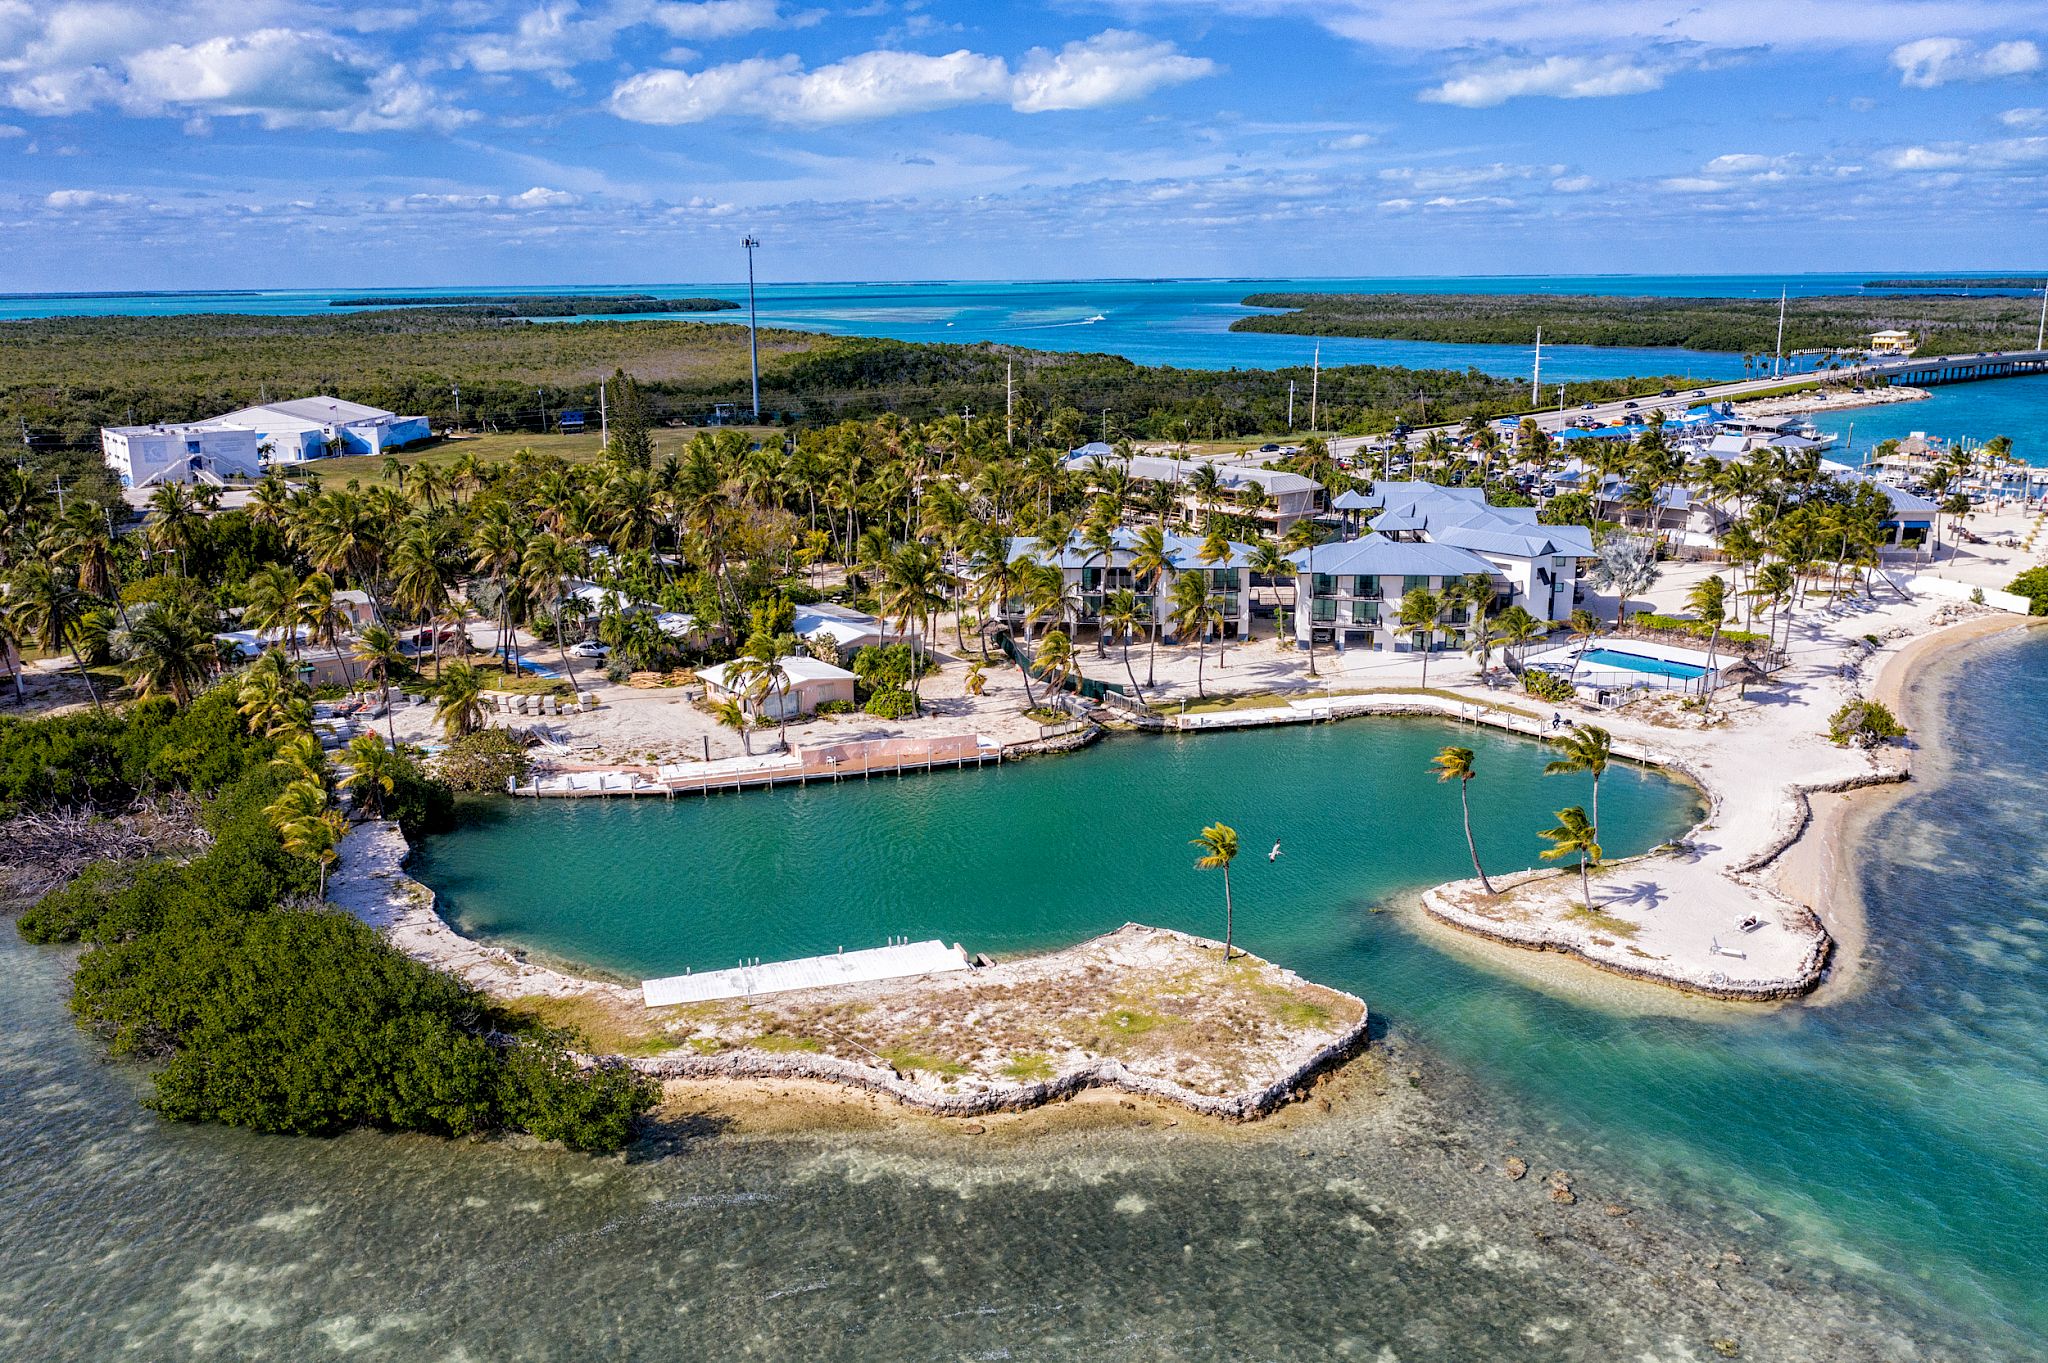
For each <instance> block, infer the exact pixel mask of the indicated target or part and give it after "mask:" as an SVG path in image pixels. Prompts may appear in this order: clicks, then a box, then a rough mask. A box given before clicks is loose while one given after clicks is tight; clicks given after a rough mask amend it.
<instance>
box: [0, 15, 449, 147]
mask: <svg viewBox="0 0 2048 1363" xmlns="http://www.w3.org/2000/svg"><path fill="white" fill-rule="evenodd" d="M4 13H5V9H4V8H0V14H4ZM23 13H24V11H22V10H20V9H19V8H16V10H15V12H14V14H13V15H11V16H9V17H12V18H15V19H17V20H20V19H21V16H22V14H23ZM176 17H177V18H178V19H179V20H180V21H181V22H183V24H184V26H186V27H190V26H191V23H192V22H193V20H194V16H189V15H180V16H176ZM201 17H202V18H203V16H201ZM25 22H28V23H33V22H36V21H35V20H30V21H25ZM39 22H40V27H37V28H30V27H22V28H17V30H16V31H15V32H14V33H13V34H12V35H11V36H12V38H13V41H11V42H7V41H0V99H4V102H6V103H7V104H11V105H12V106H14V107H15V108H18V109H22V110H25V111H27V112H31V113H37V114H45V115H68V114H77V113H83V112H86V111H88V110H90V109H94V108H100V107H112V108H116V109H119V110H122V111H123V112H126V113H130V114H136V115H141V116H145V117H159V116H164V117H178V118H183V119H187V120H190V119H192V118H195V117H197V118H207V117H253V118H258V119H260V120H262V122H263V123H264V124H265V126H267V127H273V128H277V127H325V128H336V129H340V130H343V131H349V132H370V131H381V130H385V129H392V128H439V129H443V130H445V129H448V128H452V127H455V126H458V125H459V124H461V123H464V122H467V121H469V120H470V119H471V118H472V117H473V115H472V114H469V113H467V112H465V111H463V110H460V109H457V108H455V107H453V106H451V105H450V104H448V103H447V102H446V100H445V98H444V96H443V95H442V94H441V92H440V91H438V90H437V89H435V88H433V87H431V86H429V85H427V84H425V83H424V82H422V81H421V80H419V79H418V78H417V77H416V76H414V75H413V74H411V73H410V71H409V70H408V68H407V67H406V65H405V64H404V63H402V62H397V61H393V60H391V59H390V58H388V57H385V56H383V55H380V54H378V53H376V52H373V51H370V50H367V49H365V48H362V47H360V46H358V45H357V44H356V43H355V41H353V40H352V39H348V38H343V37H339V36H337V35H335V34H332V33H329V32H326V31H324V30H321V29H317V28H310V27H305V28H301V27H286V26H272V27H263V28H254V29H250V30H248V31H245V32H236V33H219V32H217V31H216V32H214V33H211V34H208V35H206V36H200V37H195V38H193V39H192V40H191V41H177V40H171V41H162V39H164V38H165V37H166V36H167V33H168V30H169V29H170V28H171V27H173V25H171V24H170V23H169V22H168V20H166V21H164V22H152V21H151V20H148V19H145V18H143V17H141V16H140V12H138V11H129V10H126V9H123V8H121V7H119V6H115V5H108V4H95V5H74V6H59V7H57V8H56V9H53V10H51V11H49V12H48V13H47V14H45V15H42V16H40V20H39ZM10 77H11V79H10Z"/></svg>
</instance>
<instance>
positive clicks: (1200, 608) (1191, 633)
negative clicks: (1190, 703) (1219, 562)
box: [1171, 572, 1223, 699]
mask: <svg viewBox="0 0 2048 1363" xmlns="http://www.w3.org/2000/svg"><path fill="white" fill-rule="evenodd" d="M1171 608H1172V621H1173V632H1174V633H1175V634H1176V635H1178V636H1179V637H1180V638H1181V639H1182V640H1186V639H1188V638H1190V637H1192V638H1193V639H1194V641H1195V696H1196V698H1197V699H1201V698H1205V697H1207V696H1208V694H1209V693H1208V691H1207V690H1206V689H1204V686H1203V681H1202V662H1203V659H1205V658H1206V657H1207V656H1208V653H1209V642H1208V641H1209V624H1210V622H1211V621H1212V620H1220V619H1221V618H1222V616H1223V613H1222V612H1221V611H1220V610H1218V609H1217V608H1216V606H1215V603H1214V599H1213V598H1212V597H1211V596H1210V595H1209V582H1208V579H1207V577H1205V576H1204V575H1203V574H1201V573H1198V572H1191V573H1182V574H1181V575H1180V576H1178V577H1176V578H1174V580H1173V599H1172V602H1171Z"/></svg>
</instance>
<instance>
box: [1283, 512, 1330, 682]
mask: <svg viewBox="0 0 2048 1363" xmlns="http://www.w3.org/2000/svg"><path fill="white" fill-rule="evenodd" d="M1322 539H1323V528H1322V527H1321V526H1320V525H1317V524H1316V523H1315V522H1314V521H1312V520H1309V519H1308V518H1307V517H1303V518H1302V519H1301V520H1298V521H1296V522H1295V523H1294V524H1293V525H1292V526H1290V527H1289V528H1288V531H1287V547H1288V548H1289V549H1291V550H1292V551H1294V552H1295V553H1305V554H1306V555H1307V559H1308V561H1307V563H1306V564H1304V565H1303V567H1302V570H1301V571H1302V572H1304V573H1307V574H1308V579H1309V587H1308V596H1309V600H1308V619H1307V621H1306V622H1297V624H1300V623H1306V624H1307V625H1308V674H1309V676H1311V677H1314V676H1316V675H1318V674H1317V672H1316V605H1315V596H1316V586H1315V578H1316V546H1317V545H1318V544H1320V543H1322ZM1298 599H1299V598H1298V597H1297V600H1298Z"/></svg>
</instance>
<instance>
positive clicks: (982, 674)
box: [960, 658, 988, 696]
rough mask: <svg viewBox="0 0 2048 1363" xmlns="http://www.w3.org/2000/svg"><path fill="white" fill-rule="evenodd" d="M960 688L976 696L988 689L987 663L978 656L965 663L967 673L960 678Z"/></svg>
mask: <svg viewBox="0 0 2048 1363" xmlns="http://www.w3.org/2000/svg"><path fill="white" fill-rule="evenodd" d="M960 687H961V690H963V691H965V692H966V693H967V694H968V695H970V696H978V695H980V694H981V693H982V692H983V691H986V690H987V689H988V664H986V663H984V662H982V661H981V660H980V659H979V658H976V659H974V660H973V661H971V662H969V663H968V664H967V675H966V676H965V677H963V678H962V679H961V683H960Z"/></svg>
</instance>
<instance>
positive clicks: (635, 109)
mask: <svg viewBox="0 0 2048 1363" xmlns="http://www.w3.org/2000/svg"><path fill="white" fill-rule="evenodd" d="M1215 69H1216V67H1215V64H1214V63H1213V62H1210V61H1209V60H1208V59H1206V58H1199V57H1188V56H1184V55H1182V54H1181V53H1180V51H1179V50H1178V49H1177V48H1175V47H1174V46H1173V45H1172V44H1171V43H1163V42H1156V41H1154V40H1152V39H1149V38H1146V37H1144V36H1143V35H1142V34H1136V33H1127V32H1123V31H1122V30H1118V29H1108V30H1105V31H1104V32H1102V33H1098V34H1097V35H1095V36H1094V37H1093V38H1089V39H1086V40H1083V41H1080V42H1073V43H1069V44H1067V45H1066V46H1065V47H1064V48H1062V49H1060V50H1059V51H1058V52H1049V51H1046V50H1044V49H1038V50H1034V51H1033V52H1031V53H1029V54H1027V55H1026V56H1025V58H1024V60H1023V62H1022V63H1021V64H1020V66H1019V68H1018V70H1017V71H1016V72H1014V73H1013V72H1012V71H1011V70H1010V66H1009V63H1008V62H1006V61H1004V59H1003V58H1001V57H991V56H985V55H983V54H981V53H978V52H970V51H968V50H966V49H965V48H962V49H960V50H959V51H956V52H948V53H946V54H944V55H942V56H927V55H925V54H923V53H917V52H897V51H892V50H886V49H884V50H878V51H874V52H863V53H859V54H857V55H855V56H851V57H846V58H842V59H841V60H839V61H836V62H832V63H829V64H828V65H825V66H820V67H815V68H812V69H808V70H807V69H805V67H804V65H803V63H802V61H801V60H799V59H798V58H797V57H795V56H783V57H777V58H765V57H750V58H747V59H746V60H744V61H738V62H729V63H726V64H724V65H721V66H710V67H706V68H704V69H703V70H701V71H679V70H672V69H658V70H653V71H643V72H641V73H640V74H639V75H636V76H633V77H631V78H630V79H628V80H625V81H623V82H621V83H620V84H619V85H618V86H617V88H615V89H614V90H613V91H612V95H611V99H610V101H609V107H610V109H611V111H612V112H613V113H615V114H617V115H618V116H619V117H620V118H624V119H629V120H631V121H632V122H635V123H653V124H662V125H675V124H684V123H701V122H703V121H705V120H706V119H711V118H718V117H721V116H726V115H751V116H754V117H758V118H764V119H767V120H769V121H770V122H775V123H793V124H807V125H820V124H830V123H852V122H859V121H863V120H868V119H876V118H890V117H894V116H897V115H900V114H911V113H924V112H928V111H930V110H934V109H948V108H956V107H958V106H961V105H966V104H986V103H1008V104H1009V105H1010V106H1011V107H1012V108H1013V109H1016V110H1017V111H1018V112H1019V113H1044V112H1051V111H1054V110H1064V109H1087V108H1096V107H1100V106H1102V105H1105V104H1115V103H1122V102H1125V101H1128V100H1132V99H1137V98H1141V97H1142V96H1144V95H1146V94H1149V93H1150V92H1152V91H1153V90H1156V89H1159V88H1161V87H1162V86H1165V85H1170V84H1175V83H1178V82H1180V81H1185V80H1193V79H1195V78H1197V77H1199V76H1205V75H1208V74H1210V73H1211V72H1212V71H1214V70H1215Z"/></svg>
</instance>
